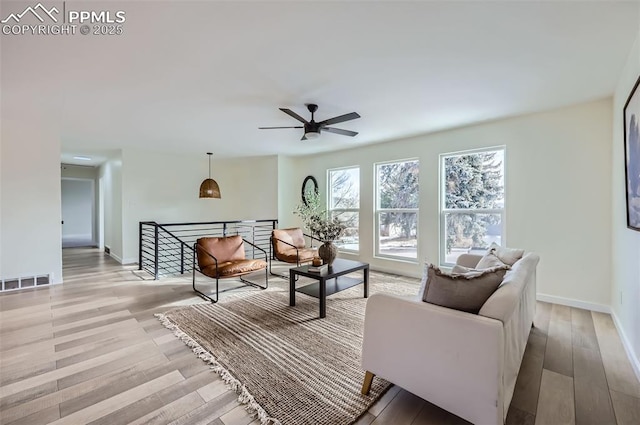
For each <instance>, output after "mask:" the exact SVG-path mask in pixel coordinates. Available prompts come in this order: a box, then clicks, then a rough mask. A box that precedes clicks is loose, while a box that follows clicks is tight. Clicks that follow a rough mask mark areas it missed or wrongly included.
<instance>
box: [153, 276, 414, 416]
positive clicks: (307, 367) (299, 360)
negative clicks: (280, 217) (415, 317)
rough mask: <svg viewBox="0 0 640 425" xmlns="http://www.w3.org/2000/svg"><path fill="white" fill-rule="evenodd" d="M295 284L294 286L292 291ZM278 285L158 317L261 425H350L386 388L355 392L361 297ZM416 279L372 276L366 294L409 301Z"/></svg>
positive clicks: (357, 292) (356, 290)
mask: <svg viewBox="0 0 640 425" xmlns="http://www.w3.org/2000/svg"><path fill="white" fill-rule="evenodd" d="M300 284H302V283H299V285H300ZM283 286H284V285H281V286H280V287H275V288H270V289H269V290H265V291H257V292H255V293H252V294H251V295H247V296H244V297H241V298H235V299H230V300H228V301H221V302H219V303H217V304H209V303H207V304H196V305H191V306H186V307H180V308H176V309H173V310H171V311H168V312H167V313H165V314H159V315H157V316H158V318H159V319H160V320H161V321H162V323H163V324H164V325H165V326H166V327H167V328H169V329H171V330H173V331H174V333H175V334H176V336H178V337H179V338H180V339H181V340H182V341H184V342H185V343H186V344H187V345H188V346H190V347H191V348H192V349H193V351H194V352H195V354H196V355H198V356H199V357H200V358H202V359H203V360H204V361H206V362H208V363H210V364H211V365H212V369H213V370H214V371H215V372H217V373H218V374H220V376H221V377H222V379H224V381H225V382H227V384H228V385H229V386H230V388H232V389H233V390H235V391H236V392H237V393H238V394H239V398H238V399H239V401H240V402H242V403H245V404H247V409H248V410H249V411H250V412H253V413H255V414H257V416H258V418H259V419H260V421H261V423H262V424H283V425H303V424H318V425H324V424H326V425H340V424H344V425H347V424H351V423H353V422H355V421H356V420H357V419H358V418H359V417H360V416H361V415H362V414H363V413H364V412H366V410H367V409H368V408H369V407H370V406H371V405H372V404H373V403H374V402H375V401H376V400H377V399H378V398H379V397H380V396H381V395H382V394H383V393H384V391H385V390H386V389H387V388H388V387H389V386H390V384H389V383H388V382H386V381H384V380H382V379H379V378H376V379H374V381H373V385H372V388H371V392H370V394H369V395H368V396H363V395H362V394H361V393H360V389H361V386H362V380H363V378H364V370H362V368H361V366H360V356H361V349H362V333H363V325H364V311H365V306H366V299H364V298H362V295H363V292H362V291H363V287H362V285H358V286H355V287H352V288H350V289H348V290H346V291H343V292H339V293H337V294H334V295H332V296H330V297H328V298H327V317H326V318H324V319H320V318H319V306H318V300H317V299H316V298H312V297H309V296H307V295H305V294H301V293H297V294H296V306H295V307H290V306H289V293H288V290H285V288H284V287H283ZM417 290H418V284H417V281H416V280H415V279H414V280H411V279H404V278H400V277H397V276H392V275H384V274H380V273H371V276H370V283H369V292H370V294H371V293H375V292H378V291H384V292H390V293H395V294H400V295H413V294H416V293H417Z"/></svg>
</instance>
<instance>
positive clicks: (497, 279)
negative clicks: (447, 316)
mask: <svg viewBox="0 0 640 425" xmlns="http://www.w3.org/2000/svg"><path fill="white" fill-rule="evenodd" d="M425 272H426V276H425V277H423V280H424V281H425V286H424V291H423V292H422V294H421V295H422V300H423V301H425V302H428V303H430V304H436V305H439V306H442V307H448V308H452V309H455V310H460V311H466V312H469V313H473V314H478V311H480V308H482V305H483V304H484V303H485V301H487V299H489V297H490V296H491V294H493V292H494V291H495V290H496V289H497V288H498V286H499V285H500V283H501V282H502V279H503V278H504V275H505V273H506V272H507V270H506V267H504V268H500V269H497V270H481V271H478V272H476V273H469V274H458V275H448V274H446V273H443V272H442V271H440V269H438V268H437V267H435V266H433V265H432V264H430V265H428V266H426V267H425Z"/></svg>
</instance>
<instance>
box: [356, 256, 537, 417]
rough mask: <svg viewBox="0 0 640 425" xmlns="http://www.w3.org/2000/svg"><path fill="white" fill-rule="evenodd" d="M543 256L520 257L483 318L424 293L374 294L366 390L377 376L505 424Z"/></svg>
mask: <svg viewBox="0 0 640 425" xmlns="http://www.w3.org/2000/svg"><path fill="white" fill-rule="evenodd" d="M480 258H481V256H478V255H471V254H464V255H463V256H461V257H460V258H459V259H458V264H460V265H462V266H466V267H473V266H475V265H476V264H477V263H478V261H479V260H480ZM538 261H539V257H538V256H537V255H536V254H533V253H526V254H525V255H524V256H523V257H522V258H521V259H520V260H518V261H517V262H516V263H515V264H514V265H513V266H512V268H511V270H509V271H507V273H506V274H505V276H504V279H503V282H502V284H501V286H500V287H499V288H498V289H497V290H496V291H495V292H494V293H493V294H492V295H491V297H490V298H489V299H488V300H487V301H486V302H485V303H484V304H483V306H482V308H481V310H480V312H479V314H477V315H476V314H471V313H466V312H462V311H457V310H453V309H449V308H446V307H441V306H437V305H433V304H428V303H426V302H423V301H422V300H421V299H420V298H419V297H418V296H415V297H413V298H406V297H400V296H396V295H391V294H385V293H376V294H373V295H372V296H371V297H370V298H369V300H368V302H367V309H366V313H365V328H364V341H363V347H362V367H363V368H364V370H366V371H367V376H366V377H365V384H364V385H363V393H366V392H368V389H367V380H368V379H370V378H371V376H372V374H373V375H375V376H378V377H381V378H384V379H386V380H388V381H390V382H392V383H394V384H396V385H398V386H400V387H402V388H404V389H405V390H407V391H409V392H411V393H413V394H415V395H417V396H419V397H422V398H423V399H425V400H427V401H429V402H431V403H433V404H435V405H437V406H440V407H441V408H443V409H445V410H447V411H449V412H451V413H454V414H456V415H458V416H460V417H462V418H463V419H466V420H468V421H470V422H473V423H475V424H478V425H489V424H492V425H495V424H497V425H501V424H503V423H504V421H505V419H506V415H507V410H508V409H509V404H510V403H511V398H512V397H513V391H514V387H515V383H516V378H517V376H518V371H519V369H520V363H521V361H522V356H523V354H524V349H525V346H526V344H527V339H528V336H529V332H530V330H531V326H532V323H533V317H534V314H535V307H536V267H537V264H538ZM416 292H417V289H416ZM373 379H377V378H373Z"/></svg>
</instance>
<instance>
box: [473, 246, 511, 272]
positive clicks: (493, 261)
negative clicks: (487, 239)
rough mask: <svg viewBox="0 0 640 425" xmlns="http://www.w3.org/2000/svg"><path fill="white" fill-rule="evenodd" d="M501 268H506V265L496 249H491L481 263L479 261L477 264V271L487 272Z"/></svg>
mask: <svg viewBox="0 0 640 425" xmlns="http://www.w3.org/2000/svg"><path fill="white" fill-rule="evenodd" d="M500 266H506V264H505V263H504V262H503V261H502V260H500V258H498V256H497V255H496V252H495V248H489V251H487V253H486V254H484V257H482V258H481V259H480V261H478V264H476V269H478V270H485V269H491V268H494V267H500Z"/></svg>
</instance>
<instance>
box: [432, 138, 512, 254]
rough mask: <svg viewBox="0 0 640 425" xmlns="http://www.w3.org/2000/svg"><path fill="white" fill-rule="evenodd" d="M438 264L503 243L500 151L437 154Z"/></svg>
mask: <svg viewBox="0 0 640 425" xmlns="http://www.w3.org/2000/svg"><path fill="white" fill-rule="evenodd" d="M440 159H441V177H440V179H441V188H442V198H441V201H440V202H441V205H440V220H441V222H440V264H442V265H453V264H455V262H456V259H457V258H458V257H459V256H460V254H463V253H468V252H476V253H479V252H483V251H484V250H485V248H486V247H488V246H489V245H490V244H491V243H492V242H495V243H497V244H499V245H502V244H503V243H504V237H503V236H504V228H503V226H504V222H505V220H504V148H498V149H490V150H485V151H474V152H467V153H457V154H450V155H441V156H440Z"/></svg>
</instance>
